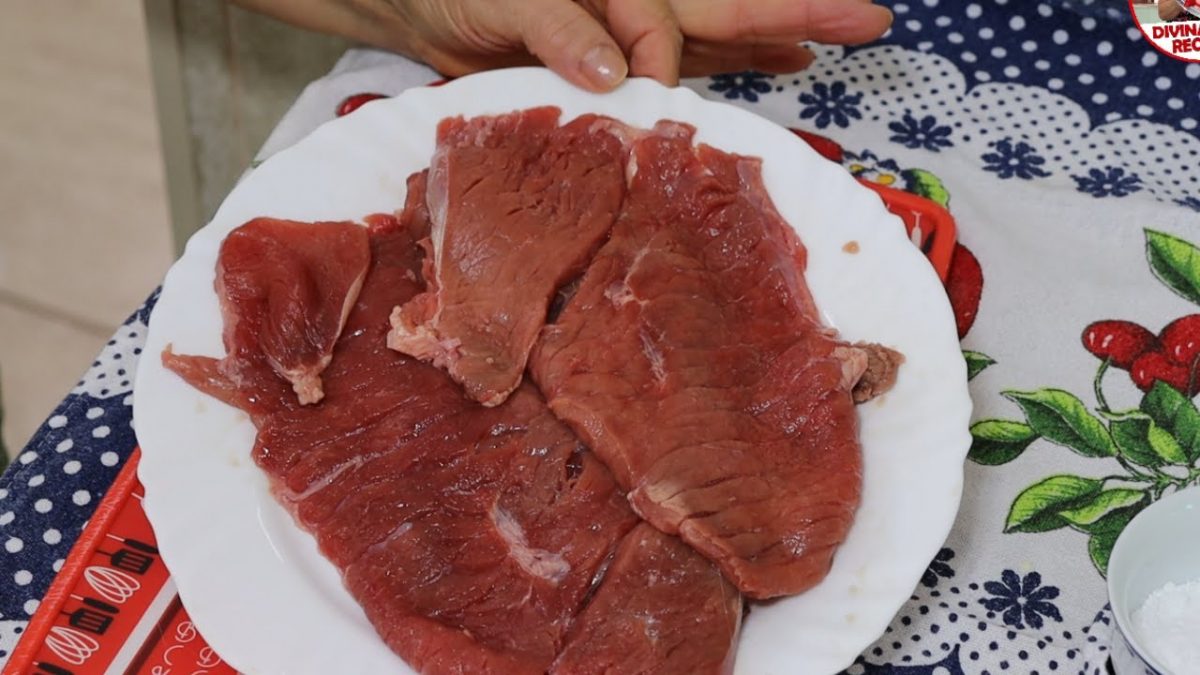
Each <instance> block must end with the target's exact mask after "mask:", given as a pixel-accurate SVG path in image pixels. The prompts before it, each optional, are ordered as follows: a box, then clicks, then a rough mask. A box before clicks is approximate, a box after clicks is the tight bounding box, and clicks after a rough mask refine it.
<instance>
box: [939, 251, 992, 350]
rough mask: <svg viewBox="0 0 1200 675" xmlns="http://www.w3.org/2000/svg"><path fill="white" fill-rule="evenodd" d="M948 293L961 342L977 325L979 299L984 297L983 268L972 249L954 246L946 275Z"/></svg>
mask: <svg viewBox="0 0 1200 675" xmlns="http://www.w3.org/2000/svg"><path fill="white" fill-rule="evenodd" d="M946 293H947V294H948V295H949V296H950V307H951V308H953V309H954V323H955V324H956V325H957V326H958V339H960V340H961V339H962V338H963V336H964V335H966V334H967V331H969V330H971V326H973V325H974V324H975V314H976V313H977V312H979V298H980V296H981V295H983V268H981V267H980V266H979V261H978V260H977V259H976V258H975V254H973V253H971V249H969V248H967V247H966V246H963V245H962V244H955V246H954V256H953V257H952V258H951V259H950V272H949V274H947V275H946Z"/></svg>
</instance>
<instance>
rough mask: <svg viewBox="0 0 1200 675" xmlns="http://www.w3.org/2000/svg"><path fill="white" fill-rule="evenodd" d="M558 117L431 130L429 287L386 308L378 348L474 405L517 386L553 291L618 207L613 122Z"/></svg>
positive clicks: (533, 113) (484, 120)
mask: <svg viewBox="0 0 1200 675" xmlns="http://www.w3.org/2000/svg"><path fill="white" fill-rule="evenodd" d="M558 119H559V110H558V109H557V108H536V109H533V110H527V111H523V112H518V113H511V114H508V115H500V116H496V117H477V118H473V119H470V120H464V119H462V118H452V119H447V120H443V121H442V123H441V124H440V125H439V127H438V148H437V152H436V154H435V155H434V158H433V164H432V167H431V169H430V179H429V186H428V192H427V198H426V199H427V203H428V204H429V208H430V210H431V213H432V216H433V228H432V236H431V238H430V241H429V242H428V243H427V244H426V246H427V247H428V248H429V250H430V257H429V263H428V267H427V272H428V273H427V274H426V277H427V279H428V280H429V290H428V291H427V292H425V293H422V294H420V295H418V296H416V297H415V298H413V299H412V300H411V301H410V302H409V303H407V304H406V305H404V306H403V307H402V308H397V310H396V312H395V313H394V314H393V315H392V326H393V330H392V332H391V334H390V335H389V336H388V341H389V345H390V346H391V347H392V348H393V349H396V350H399V351H401V352H404V353H406V354H411V355H413V356H416V357H417V358H419V359H423V360H426V361H431V362H432V363H433V364H434V365H437V366H439V367H442V368H445V369H446V370H447V371H448V372H449V373H450V375H451V377H453V378H454V379H455V380H456V381H458V382H459V383H461V384H462V385H463V387H464V388H465V389H466V392H467V394H468V395H469V396H470V397H471V398H473V399H475V400H477V401H479V402H481V403H483V404H484V405H488V406H491V405H497V404H499V403H501V402H503V401H504V399H505V398H506V397H507V396H508V395H509V393H510V392H511V391H513V390H514V389H515V388H516V387H517V385H518V384H519V383H520V381H521V376H522V374H523V372H524V370H525V363H526V360H527V359H528V356H529V350H530V348H531V346H532V345H533V342H534V340H535V339H536V338H537V334H538V331H539V330H540V329H541V327H542V324H543V323H544V322H545V319H546V312H547V309H548V307H549V304H550V300H551V298H553V297H554V294H555V291H556V289H557V288H558V287H559V286H560V285H562V284H563V283H564V282H566V281H568V280H569V279H570V278H572V277H574V276H577V275H578V274H579V273H580V272H582V270H583V267H584V266H585V265H586V264H587V261H588V259H589V258H590V257H591V255H592V254H593V253H594V252H595V250H596V249H597V248H598V247H599V245H600V243H601V242H602V240H603V238H604V236H605V235H606V234H607V233H608V231H609V229H610V228H611V227H612V223H613V220H614V219H615V217H616V213H617V210H618V209H619V207H620V204H621V197H622V193H623V189H624V156H625V149H624V145H623V143H622V141H621V140H620V138H618V135H617V134H618V133H619V130H618V129H619V125H618V124H617V123H615V122H613V121H612V120H608V119H606V118H599V117H596V116H593V115H584V116H583V117H579V118H577V119H575V120H574V121H572V122H571V123H570V124H567V125H565V126H562V127H560V126H559V125H558Z"/></svg>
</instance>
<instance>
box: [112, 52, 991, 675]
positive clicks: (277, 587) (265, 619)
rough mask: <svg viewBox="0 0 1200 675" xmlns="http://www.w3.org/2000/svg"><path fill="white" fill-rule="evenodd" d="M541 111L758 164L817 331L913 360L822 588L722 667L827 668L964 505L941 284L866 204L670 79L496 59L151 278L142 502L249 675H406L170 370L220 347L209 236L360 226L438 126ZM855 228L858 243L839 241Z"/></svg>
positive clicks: (889, 220) (870, 449)
mask: <svg viewBox="0 0 1200 675" xmlns="http://www.w3.org/2000/svg"><path fill="white" fill-rule="evenodd" d="M539 105H556V106H559V107H560V108H562V110H563V114H564V120H569V119H571V118H573V117H575V116H577V115H579V114H582V113H588V112H594V113H601V114H605V115H610V116H612V117H615V118H617V119H620V120H623V121H625V122H628V123H630V124H633V125H637V126H641V127H650V126H652V125H653V124H654V122H655V121H657V120H659V119H664V118H666V119H672V120H679V121H682V122H687V123H690V124H692V125H694V126H695V127H696V128H697V130H698V132H697V135H696V136H697V141H698V142H704V143H709V144H711V145H713V146H715V147H717V148H720V149H722V150H727V151H731V152H736V153H741V154H746V155H755V156H758V157H762V158H763V160H764V161H763V177H764V179H765V182H766V187H767V189H768V191H769V192H770V194H771V197H772V198H773V199H774V201H775V204H776V206H777V207H778V209H779V212H780V213H781V214H782V215H783V217H784V218H785V219H786V220H787V221H788V222H789V223H791V224H792V225H793V226H794V227H795V228H796V229H797V231H798V232H799V233H800V236H801V238H802V239H803V241H804V243H805V245H807V247H808V250H809V268H808V274H807V276H808V281H809V283H810V285H811V287H812V291H813V295H814V296H815V297H816V300H817V303H818V305H819V306H820V309H821V311H822V313H823V314H824V316H825V318H826V320H827V321H828V322H829V324H831V325H833V326H835V327H837V329H838V330H839V331H841V333H842V335H843V336H845V337H846V338H848V339H851V340H871V341H876V342H881V343H883V344H886V345H891V346H894V347H896V348H898V349H900V350H901V351H902V352H904V354H905V356H906V357H907V359H908V360H907V362H906V363H905V365H904V367H903V369H902V370H901V374H900V379H899V381H898V382H897V384H896V388H895V389H894V390H893V391H892V392H890V393H889V394H887V395H886V396H884V397H882V398H881V399H878V400H876V401H873V402H871V403H870V404H867V405H865V406H862V407H861V408H860V415H861V420H862V432H861V433H862V442H863V450H864V453H865V459H864V466H865V469H864V474H865V475H864V480H865V485H864V489H863V502H862V507H861V508H860V510H859V513H858V517H857V520H856V521H855V524H854V527H853V529H852V530H851V532H850V536H849V539H848V540H847V541H846V543H845V544H844V545H843V546H842V548H841V549H840V550H839V551H838V554H837V556H836V558H835V559H834V566H833V570H832V571H831V572H830V574H829V576H828V577H827V578H826V579H825V580H824V581H823V582H822V583H821V584H820V585H819V586H817V587H816V588H814V589H813V590H811V591H809V592H808V593H805V594H804V595H801V596H799V597H795V598H790V599H787V600H784V601H781V602H777V603H774V604H771V605H769V606H756V607H755V608H754V610H753V612H752V613H751V614H750V616H749V617H748V619H747V621H746V624H745V627H744V630H743V633H742V638H741V644H740V649H739V653H738V658H737V672H738V673H747V674H753V675H772V674H774V675H784V674H788V675H793V674H801V675H828V674H829V673H833V672H836V671H838V670H840V669H842V668H844V667H846V666H848V665H849V664H850V663H851V662H852V661H853V659H854V657H855V656H856V655H858V654H859V653H860V652H861V651H862V650H863V649H865V648H866V647H867V646H868V645H870V644H871V642H872V641H874V640H875V639H876V638H877V637H878V636H879V635H880V634H881V633H882V632H883V629H884V628H885V627H886V625H887V624H888V622H889V621H890V620H891V618H892V617H893V616H894V615H895V613H896V611H897V610H898V609H899V608H900V607H901V605H903V604H904V602H905V601H906V600H907V599H908V597H909V595H910V594H911V593H912V589H913V588H914V587H915V585H916V583H917V580H918V579H919V578H920V576H921V574H922V572H923V570H924V569H925V567H926V565H927V563H928V562H929V561H930V560H931V559H932V558H933V556H934V555H935V554H936V553H937V551H938V548H939V547H940V546H941V544H942V543H943V541H944V540H945V537H946V535H947V534H948V532H949V530H950V526H951V524H952V523H953V521H954V517H955V513H956V512H957V510H958V503H959V497H960V495H961V491H962V475H963V461H964V458H965V456H966V452H967V448H968V446H969V444H970V436H969V434H968V431H967V426H968V422H969V417H970V408H971V403H970V399H969V397H968V394H967V386H966V371H965V366H964V363H963V359H962V356H961V354H960V351H959V346H958V342H957V339H956V335H955V329H954V320H953V317H952V315H951V310H950V306H949V303H948V302H947V300H946V295H945V292H944V291H943V290H942V287H941V284H940V283H939V281H938V279H937V276H936V275H935V274H934V272H933V270H932V269H931V267H930V266H929V264H928V263H927V262H926V260H925V259H924V258H923V257H922V255H921V254H920V252H919V251H918V250H917V249H916V248H915V247H914V246H913V245H912V244H911V243H910V242H909V240H908V239H907V238H906V236H905V232H904V227H903V225H902V224H901V222H900V221H899V219H897V218H896V217H894V216H892V215H891V214H889V213H888V212H887V211H886V210H885V209H884V207H883V205H882V203H881V202H880V200H879V198H878V197H877V196H876V195H875V194H874V193H872V192H871V191H869V190H867V189H866V188H863V187H861V186H859V185H858V184H857V183H856V182H855V181H854V180H853V179H852V178H851V177H850V176H849V175H848V174H847V173H846V171H845V170H843V169H842V168H840V167H838V166H837V165H835V164H833V163H831V162H828V161H826V160H824V159H822V158H821V157H820V156H818V155H817V154H816V153H815V152H814V151H812V150H811V149H810V148H809V147H808V146H807V145H806V144H805V143H803V142H802V141H800V140H798V139H796V138H795V137H794V136H793V135H792V134H791V133H789V132H788V131H786V130H785V129H783V128H781V127H779V126H777V125H775V124H772V123H771V122H768V121H766V120H764V119H762V118H760V117H757V116H755V115H753V114H751V113H749V112H746V111H744V110H741V109H739V108H735V107H733V106H729V105H725V104H721V103H714V102H709V101H705V100H703V99H701V98H699V97H698V96H697V95H696V94H695V93H693V92H691V91H689V90H686V89H668V88H665V87H663V86H661V85H658V84H656V83H654V82H651V81H646V80H633V81H629V82H627V83H626V84H624V85H622V86H621V88H620V89H618V90H617V91H616V92H615V93H611V94H608V95H594V94H589V93H586V92H583V91H581V90H578V89H576V88H574V87H572V86H570V85H568V84H566V83H565V82H564V81H562V80H560V79H559V78H557V77H556V76H554V75H553V74H551V73H550V72H549V71H546V70H542V69H514V70H507V71H496V72H491V73H486V74H481V75H474V76H471V77H466V78H462V79H460V80H457V81H454V82H452V83H450V84H447V85H445V86H443V87H438V88H421V89H413V90H409V91H407V92H405V93H403V94H401V95H399V96H397V97H395V98H393V99H390V100H382V101H377V102H374V103H370V104H368V105H366V106H364V107H363V108H361V109H360V110H358V111H357V112H355V113H354V114H352V115H350V116H348V117H345V118H342V119H338V120H334V121H331V122H329V123H327V124H325V125H323V126H321V127H320V128H319V129H317V130H316V131H315V132H313V134H312V135H311V136H309V137H308V138H306V139H304V140H303V141H301V142H299V143H297V144H296V145H295V146H294V147H292V148H290V149H288V150H285V151H283V152H280V153H279V154H278V155H276V156H274V157H272V158H271V159H269V160H267V161H266V162H265V163H264V164H262V165H261V166H260V167H258V168H257V169H256V170H255V171H254V173H253V174H251V175H250V176H248V177H247V178H246V179H245V180H244V181H243V182H242V183H241V184H240V185H238V186H237V188H236V189H234V191H233V192H232V193H230V195H229V197H228V198H227V199H226V200H225V203H224V204H223V205H222V206H221V208H220V210H219V211H218V212H217V215H216V217H214V218H213V220H212V222H211V223H209V225H208V226H207V227H205V228H204V229H203V230H201V231H200V232H199V233H197V234H196V235H195V236H194V237H193V238H192V240H191V241H190V242H189V243H188V246H187V251H186V253H185V254H184V256H183V257H182V258H181V259H180V261H179V262H178V263H176V264H175V266H174V267H173V268H172V269H171V271H170V273H169V274H168V275H167V278H166V282H165V284H164V286H163V292H162V297H161V298H160V299H159V301H158V307H157V308H156V309H155V311H154V314H153V317H152V319H151V322H150V334H149V337H148V339H147V344H146V347H145V351H146V358H144V359H143V361H142V364H141V367H140V369H139V372H138V378H137V384H136V388H135V396H134V414H135V418H136V424H137V435H138V440H139V441H140V443H141V447H142V452H143V457H142V462H141V467H140V472H139V475H140V477H141V479H142V482H143V483H144V484H145V487H146V499H145V502H144V505H145V509H146V513H147V515H148V516H149V517H150V522H151V523H153V525H154V530H155V533H156V535H157V537H158V544H159V548H160V549H161V551H162V555H163V558H164V559H165V561H166V563H167V565H168V566H169V567H170V569H171V573H172V574H173V575H174V578H175V583H176V584H177V585H178V587H179V592H180V595H181V596H182V599H183V602H184V605H185V606H186V607H187V610H188V612H189V614H190V615H191V617H192V619H193V620H194V621H195V622H196V624H197V626H198V627H199V629H200V631H201V632H202V633H203V634H204V636H205V637H206V638H207V639H208V641H209V643H210V644H211V645H212V646H213V647H214V648H215V649H216V650H217V652H218V653H220V654H221V655H222V656H223V657H224V658H225V659H227V660H228V662H229V663H231V664H232V665H233V666H235V667H237V668H238V669H240V670H241V671H243V672H246V673H285V672H286V673H358V674H360V675H366V674H369V673H408V672H411V670H410V669H408V668H407V667H406V666H405V664H404V663H403V662H402V661H401V660H400V659H399V658H398V657H396V656H395V655H394V654H392V653H391V652H390V651H389V650H388V648H387V647H385V646H384V644H383V642H382V641H381V640H380V639H379V638H377V637H376V635H375V632H374V630H373V629H372V628H371V626H370V624H369V623H367V620H366V618H365V616H364V615H363V613H362V611H361V610H360V609H359V607H358V606H357V604H356V603H355V602H354V600H353V599H351V597H350V595H349V594H348V593H347V592H346V591H345V590H344V589H343V587H342V585H341V581H340V577H339V575H338V573H337V571H336V570H335V569H334V567H333V565H331V564H330V563H329V562H327V561H326V560H325V559H324V558H322V557H321V556H320V554H319V553H318V552H317V547H316V544H315V542H314V541H313V539H312V538H311V537H310V536H309V535H307V534H305V533H304V532H302V531H301V530H299V529H298V528H297V527H296V526H295V525H294V524H293V522H292V520H291V518H290V517H289V516H288V515H287V514H286V513H285V512H284V510H283V509H282V508H281V507H279V506H278V505H277V504H276V503H275V502H274V500H273V499H272V497H271V495H270V494H269V493H268V490H267V481H266V478H265V476H264V475H263V474H262V473H261V472H260V471H259V470H258V469H257V468H256V467H255V466H254V465H253V463H252V462H251V460H250V448H251V445H252V443H253V440H254V428H253V427H252V426H251V424H250V421H249V420H248V418H247V417H246V416H245V415H244V414H243V413H241V412H239V411H237V410H235V409H233V408H231V407H228V406H226V405H224V404H221V403H218V402H217V401H216V400H214V399H211V398H209V397H207V396H205V395H203V394H201V393H200V392H198V391H196V390H195V389H193V388H191V387H190V386H188V385H187V384H185V383H184V382H183V380H181V379H180V378H178V377H177V376H175V375H174V374H172V373H170V372H168V371H166V370H164V369H163V368H162V366H161V364H160V362H159V359H158V358H157V356H158V354H159V353H160V352H161V350H162V349H163V347H164V346H165V345H166V344H168V343H173V344H174V347H175V350H176V351H177V352H179V353H184V354H208V355H213V356H220V355H221V354H223V349H222V347H221V317H220V313H219V310H218V305H217V298H216V295H215V293H214V291H213V276H214V268H215V263H216V259H217V250H218V247H219V245H220V243H221V240H222V239H223V238H224V237H225V235H226V234H228V233H229V231H230V230H232V229H234V228H235V227H237V226H238V225H240V224H242V223H243V222H245V221H247V220H249V219H251V218H253V217H255V216H273V217H278V218H292V219H297V220H309V221H313V220H335V219H356V218H360V217H362V216H364V215H367V214H369V213H374V212H380V211H392V210H395V209H397V208H398V207H400V206H401V205H402V204H403V203H404V193H405V178H407V177H408V175H409V174H410V173H412V172H414V171H417V170H419V169H421V168H424V167H425V166H427V165H428V163H429V158H430V156H431V155H432V153H433V149H434V130H435V126H436V124H437V122H438V121H439V120H441V119H442V118H444V117H447V116H451V115H467V116H471V115H482V114H492V113H503V112H508V111H511V110H514V109H521V108H528V107H531V106H539ZM852 240H853V241H857V242H858V244H859V252H858V253H857V254H849V253H846V252H845V251H843V250H842V247H843V246H844V245H845V244H846V243H847V242H849V241H852Z"/></svg>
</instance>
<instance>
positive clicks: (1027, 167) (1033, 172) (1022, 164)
mask: <svg viewBox="0 0 1200 675" xmlns="http://www.w3.org/2000/svg"><path fill="white" fill-rule="evenodd" d="M992 147H993V148H995V150H994V151H993V152H988V153H984V155H983V157H981V158H980V159H982V160H983V163H984V164H983V168H984V170H985V171H991V172H992V173H994V174H996V175H997V176H998V177H1000V178H1004V179H1009V178H1013V177H1014V176H1015V177H1017V178H1024V179H1025V180H1029V179H1031V178H1035V177H1037V178H1045V177H1046V176H1049V175H1050V172H1049V171H1046V170H1045V169H1043V168H1042V165H1043V164H1045V163H1046V158H1045V157H1042V156H1041V155H1039V154H1037V152H1035V151H1034V149H1033V146H1031V145H1029V144H1028V143H1026V142H1025V141H1017V142H1016V143H1015V144H1014V143H1013V141H1012V139H1010V138H1006V139H1004V140H1002V141H997V142H996V143H995V144H994V145H993V146H992Z"/></svg>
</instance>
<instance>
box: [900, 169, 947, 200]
mask: <svg viewBox="0 0 1200 675" xmlns="http://www.w3.org/2000/svg"><path fill="white" fill-rule="evenodd" d="M900 177H901V178H903V179H904V187H905V189H906V190H908V191H909V192H911V193H913V194H915V195H917V196H919V197H924V198H926V199H928V200H930V201H932V202H934V203H935V204H937V205H938V206H941V207H942V208H946V207H947V206H949V205H950V193H949V192H947V191H946V186H945V185H943V184H942V180H941V179H940V178H938V177H937V176H935V175H933V174H932V173H929V172H928V171H926V170H924V169H906V170H905V171H901V172H900Z"/></svg>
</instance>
